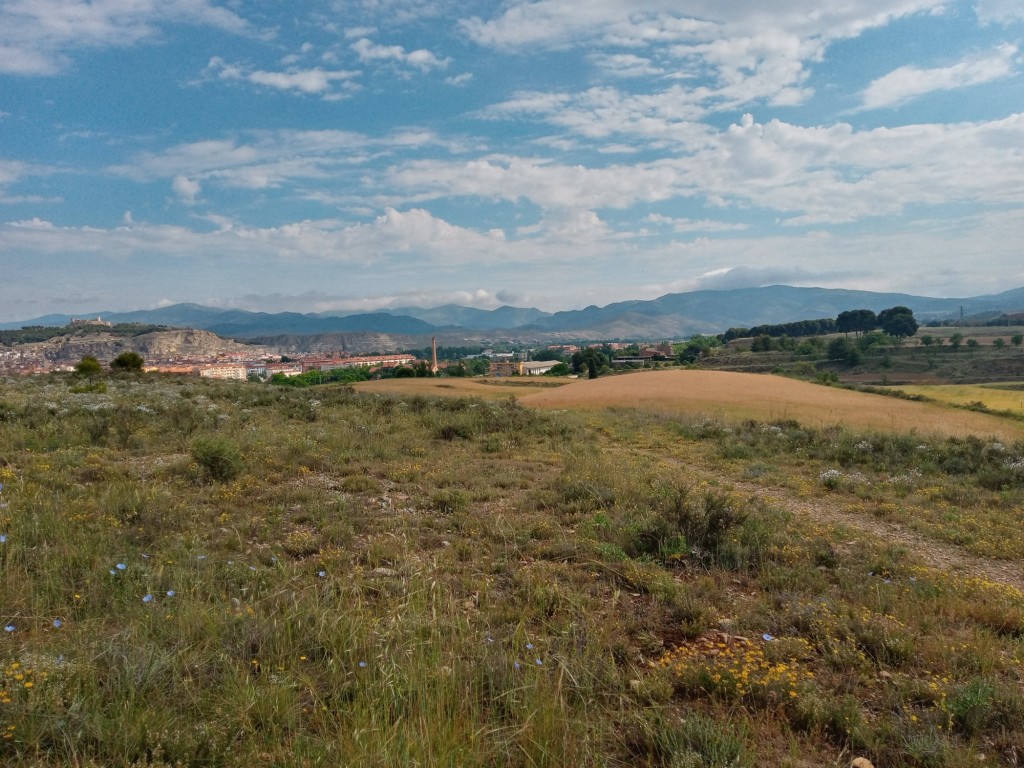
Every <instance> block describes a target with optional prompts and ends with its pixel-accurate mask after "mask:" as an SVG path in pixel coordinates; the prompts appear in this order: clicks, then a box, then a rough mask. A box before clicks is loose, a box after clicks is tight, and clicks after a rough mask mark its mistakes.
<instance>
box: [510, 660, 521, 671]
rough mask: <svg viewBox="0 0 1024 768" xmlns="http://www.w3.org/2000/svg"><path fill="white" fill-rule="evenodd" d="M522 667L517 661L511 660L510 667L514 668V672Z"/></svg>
mask: <svg viewBox="0 0 1024 768" xmlns="http://www.w3.org/2000/svg"><path fill="white" fill-rule="evenodd" d="M522 668H523V665H522V664H520V663H519V662H518V661H513V662H512V669H514V670H515V671H516V672H518V671H519V670H520V669H522Z"/></svg>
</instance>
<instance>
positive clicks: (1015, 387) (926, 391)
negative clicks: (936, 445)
mask: <svg viewBox="0 0 1024 768" xmlns="http://www.w3.org/2000/svg"><path fill="white" fill-rule="evenodd" d="M898 389H899V390H900V391H902V392H906V393H907V394H910V395H920V396H922V397H926V398H928V399H930V400H938V401H939V402H941V403H950V404H953V405H959V406H964V407H974V408H978V406H979V405H980V406H981V407H982V408H987V409H988V410H992V411H1004V412H1006V413H1011V414H1015V415H1017V416H1024V384H1021V383H1020V382H1006V383H995V384H930V385H920V386H903V387H898Z"/></svg>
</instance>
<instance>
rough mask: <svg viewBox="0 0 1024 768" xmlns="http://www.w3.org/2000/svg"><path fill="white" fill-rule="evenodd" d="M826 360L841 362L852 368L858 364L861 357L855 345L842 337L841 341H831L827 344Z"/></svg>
mask: <svg viewBox="0 0 1024 768" xmlns="http://www.w3.org/2000/svg"><path fill="white" fill-rule="evenodd" d="M828 359H829V360H842V361H843V362H845V363H846V364H847V365H849V366H850V367H851V368H852V367H853V366H855V365H857V364H858V363H860V361H861V355H860V350H859V349H857V345H856V344H854V343H853V342H851V341H850V340H849V339H848V338H846V337H845V336H844V337H843V338H841V339H833V340H832V341H831V342H829V345H828Z"/></svg>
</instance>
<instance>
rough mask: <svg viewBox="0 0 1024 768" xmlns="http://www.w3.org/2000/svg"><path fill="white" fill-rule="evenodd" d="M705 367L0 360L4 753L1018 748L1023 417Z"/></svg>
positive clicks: (986, 756) (575, 756) (627, 761)
mask: <svg viewBox="0 0 1024 768" xmlns="http://www.w3.org/2000/svg"><path fill="white" fill-rule="evenodd" d="M714 373H715V372H699V371H681V372H654V373H642V374H637V375H634V376H620V377H609V378H608V379H599V380H596V381H578V382H574V383H571V384H568V385H566V386H562V387H554V388H543V389H541V388H538V387H536V386H534V385H533V383H528V382H516V384H515V385H509V384H480V383H478V382H475V381H473V380H466V381H457V380H419V381H412V382H409V383H407V384H406V386H415V387H419V388H420V389H417V390H405V391H404V392H402V393H398V392H385V391H383V390H381V389H379V387H380V386H381V385H382V384H388V385H391V386H395V384H391V383H390V382H373V383H367V385H365V386H366V387H367V388H366V389H362V387H363V386H364V385H360V388H361V389H360V391H355V390H353V389H352V388H348V387H344V386H337V385H330V386H323V387H314V388H311V389H306V390H294V389H277V388H274V387H269V386H267V385H260V384H251V383H226V382H214V381H202V380H196V379H191V380H190V379H175V378H161V377H150V376H141V377H131V376H124V377H111V378H108V379H104V380H102V381H99V382H91V383H90V382H85V383H84V382H82V381H80V380H76V379H74V378H63V377H60V376H49V377H46V378H37V379H24V380H18V381H14V380H6V381H4V382H3V385H2V389H0V483H3V488H2V490H0V505H2V506H0V534H2V539H0V614H2V615H0V619H2V623H3V626H4V627H5V628H6V629H5V631H4V633H3V636H2V637H0V668H2V669H3V673H2V678H0V737H2V738H0V757H2V759H3V760H4V761H5V763H6V764H11V765H44V766H58V765H81V766H89V765H195V766H200V765H238V766H244V765H253V764H267V765H296V766H304V765H325V766H333V765H368V766H374V765H377V766H391V765H395V766H397V765H414V764H418V765H481V766H482V765H496V764H500V765H515V766H563V765H595V766H597V765H602V766H604V765H608V766H633V765H642V766H695V767H697V766H754V765H759V764H761V763H762V762H763V761H764V760H765V759H766V758H767V759H771V760H772V761H773V762H775V763H778V764H779V765H783V766H792V767H793V768H809V766H840V765H848V764H849V762H850V759H851V757H852V756H864V757H868V758H870V759H871V760H873V761H874V762H875V764H876V765H885V766H961V765H966V764H971V765H997V764H1007V765H1013V764H1017V761H1018V759H1019V756H1020V755H1022V754H1024V695H1022V692H1021V681H1022V676H1021V662H1022V658H1021V645H1020V638H1021V637H1024V595H1022V592H1021V589H1022V588H1024V573H1022V571H1021V567H1020V566H1021V562H1022V559H1024V543H1022V542H1021V541H1020V537H1019V536H1018V535H1017V531H1019V530H1020V526H1021V523H1022V522H1024V521H1022V520H1021V517H1022V510H1024V504H1022V502H1024V444H1022V442H1021V425H1020V422H1017V421H1014V420H1012V419H1004V418H999V417H997V416H994V415H990V414H983V413H973V412H969V411H963V410H961V409H952V408H948V407H945V406H942V405H940V404H935V403H915V402H906V401H902V400H896V399H892V398H882V397H879V396H873V395H865V394H861V393H854V392H847V391H845V390H839V389H834V388H828V387H820V386H814V385H810V384H805V383H801V382H795V381H790V380H785V379H773V378H770V377H742V376H740V375H733V377H730V378H728V379H724V378H719V377H717V376H712V375H711V374H714ZM428 382H429V383H428ZM775 382H779V384H778V388H776V385H775ZM101 385H102V386H101ZM445 385H448V386H445ZM375 386H376V387H378V389H376V390H375V388H374V387H375ZM425 387H426V388H427V389H424V388H425ZM804 387H806V388H807V389H804ZM506 390H509V391H506ZM681 393H684V394H685V397H684V396H681ZM513 398H515V399H513ZM961 418H963V419H964V420H963V421H960V419H961Z"/></svg>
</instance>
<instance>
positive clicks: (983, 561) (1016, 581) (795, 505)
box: [722, 478, 1024, 592]
mask: <svg viewBox="0 0 1024 768" xmlns="http://www.w3.org/2000/svg"><path fill="white" fill-rule="evenodd" d="M722 479H723V480H726V478H722ZM726 481H727V482H729V483H730V484H731V485H732V487H733V488H734V489H735V490H736V491H739V492H740V493H746V494H749V495H751V496H756V497H758V498H760V499H762V500H764V501H765V502H767V503H768V504H771V505H772V506H776V507H779V508H781V509H784V510H788V511H791V512H794V513H796V514H801V515H806V516H807V517H810V518H812V519H814V520H817V521H820V522H823V523H826V524H828V525H842V526H845V527H847V528H855V529H857V530H860V531H863V532H864V533H867V534H870V535H872V536H877V537H878V538H880V539H883V540H885V541H889V542H892V543H894V544H899V545H900V546H902V547H906V549H907V550H909V551H910V552H912V553H913V554H914V555H916V556H917V557H919V558H920V559H921V560H923V561H925V562H926V563H928V564H929V565H932V566H935V567H936V568H940V569H942V570H944V571H949V572H950V573H963V574H967V575H969V576H977V577H981V578H984V579H987V580H988V581H993V582H998V583H1000V584H1007V585H1009V586H1012V587H1015V588H1017V589H1019V590H1021V591H1022V592H1024V569H1022V568H1021V565H1020V564H1019V563H1014V562H1008V561H1006V560H992V559H989V558H986V557H979V556H977V555H972V554H970V553H969V552H965V551H964V550H962V549H960V548H958V547H955V546H953V545H950V544H943V543H941V542H937V541H933V540H931V539H927V538H925V537H924V536H921V535H920V534H918V533H915V532H914V531H910V530H907V529H906V528H904V527H903V526H900V525H897V524H895V523H889V522H884V521H882V520H877V519H875V518H873V517H870V516H868V515H861V514H854V513H851V512H844V511H842V510H841V509H840V508H839V507H838V506H837V505H835V504H832V503H830V502H829V500H828V499H813V500H807V499H799V498H797V497H795V496H793V495H792V494H791V493H789V492H788V491H787V490H786V489H785V488H777V487H775V488H765V487H763V486H760V485H757V484H755V483H748V482H743V481H738V480H726Z"/></svg>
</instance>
